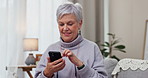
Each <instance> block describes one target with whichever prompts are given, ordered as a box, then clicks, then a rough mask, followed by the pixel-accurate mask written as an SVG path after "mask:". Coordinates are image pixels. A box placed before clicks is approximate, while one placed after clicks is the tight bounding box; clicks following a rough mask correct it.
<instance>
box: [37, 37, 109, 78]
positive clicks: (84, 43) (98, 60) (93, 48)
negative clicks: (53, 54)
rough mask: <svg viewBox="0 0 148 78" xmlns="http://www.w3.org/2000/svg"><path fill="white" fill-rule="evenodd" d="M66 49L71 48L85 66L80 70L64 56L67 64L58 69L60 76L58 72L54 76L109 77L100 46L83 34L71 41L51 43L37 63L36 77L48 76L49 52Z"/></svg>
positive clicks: (67, 77)
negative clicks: (46, 68)
mask: <svg viewBox="0 0 148 78" xmlns="http://www.w3.org/2000/svg"><path fill="white" fill-rule="evenodd" d="M64 49H69V50H71V51H72V52H73V53H74V54H75V55H76V56H77V57H78V58H79V59H80V60H81V61H82V62H83V63H84V64H85V67H84V68H83V69H81V70H78V69H77V67H76V66H75V65H74V64H72V63H71V62H70V60H69V59H68V58H67V57H62V58H63V59H64V60H65V63H66V66H65V67H64V69H62V70H61V71H58V77H57V72H56V73H55V74H54V77H53V78H108V77H107V73H106V71H105V68H104V60H103V57H102V54H101V52H100V50H99V48H98V46H97V45H96V44H95V43H94V42H92V41H89V40H87V39H85V38H83V37H82V36H81V35H79V36H78V37H77V38H76V39H75V40H74V41H72V42H70V43H65V42H63V41H62V39H61V40H60V41H58V42H57V43H55V44H52V45H50V46H49V47H48V48H47V50H46V51H45V53H44V54H43V55H42V57H41V60H40V61H39V63H38V65H37V68H36V73H35V78H47V77H45V76H44V74H43V71H44V69H45V67H46V65H47V57H49V55H48V52H49V51H60V52H62V51H63V50H64Z"/></svg>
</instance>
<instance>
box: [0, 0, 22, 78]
mask: <svg viewBox="0 0 148 78" xmlns="http://www.w3.org/2000/svg"><path fill="white" fill-rule="evenodd" d="M24 32H25V0H0V64H1V65H0V78H16V76H17V75H16V74H17V65H18V64H22V59H23V57H22V56H23V54H22V53H23V49H22V40H23V37H24Z"/></svg>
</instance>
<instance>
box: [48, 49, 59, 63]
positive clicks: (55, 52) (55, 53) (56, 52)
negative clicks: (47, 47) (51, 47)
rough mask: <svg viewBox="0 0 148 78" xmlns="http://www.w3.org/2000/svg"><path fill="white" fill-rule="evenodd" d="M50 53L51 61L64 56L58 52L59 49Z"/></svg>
mask: <svg viewBox="0 0 148 78" xmlns="http://www.w3.org/2000/svg"><path fill="white" fill-rule="evenodd" d="M48 54H49V57H50V61H51V62H53V61H55V60H58V59H60V58H62V56H61V53H60V52H58V51H49V53H48Z"/></svg>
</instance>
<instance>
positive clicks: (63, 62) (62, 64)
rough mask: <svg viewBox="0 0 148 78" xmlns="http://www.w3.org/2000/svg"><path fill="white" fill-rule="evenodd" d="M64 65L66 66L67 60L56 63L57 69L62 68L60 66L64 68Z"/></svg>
mask: <svg viewBox="0 0 148 78" xmlns="http://www.w3.org/2000/svg"><path fill="white" fill-rule="evenodd" d="M63 66H65V60H62V61H61V62H60V63H58V64H56V65H55V67H56V68H57V69H60V68H62V67H63Z"/></svg>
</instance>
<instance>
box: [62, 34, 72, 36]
mask: <svg viewBox="0 0 148 78" xmlns="http://www.w3.org/2000/svg"><path fill="white" fill-rule="evenodd" d="M63 35H64V36H70V35H71V33H63Z"/></svg>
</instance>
